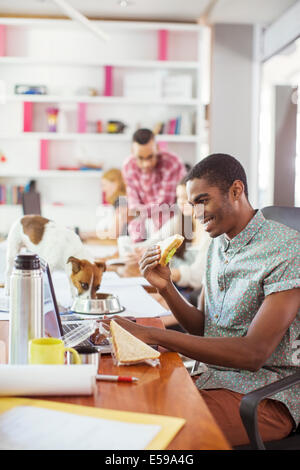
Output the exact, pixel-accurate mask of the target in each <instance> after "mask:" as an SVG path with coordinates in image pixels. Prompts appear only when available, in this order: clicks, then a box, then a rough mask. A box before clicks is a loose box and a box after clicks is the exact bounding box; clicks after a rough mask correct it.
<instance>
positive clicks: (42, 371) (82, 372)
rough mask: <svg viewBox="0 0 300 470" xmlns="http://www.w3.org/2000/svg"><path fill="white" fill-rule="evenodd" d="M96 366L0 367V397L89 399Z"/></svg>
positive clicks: (92, 389) (92, 390)
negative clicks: (86, 397) (59, 396)
mask: <svg viewBox="0 0 300 470" xmlns="http://www.w3.org/2000/svg"><path fill="white" fill-rule="evenodd" d="M96 373H97V371H96V366H95V365H92V364H84V365H75V364H74V365H31V364H30V365H26V364H25V365H7V364H3V365H0V396H36V395H44V396H45V395H49V396H50V395H92V394H93V392H94V387H95V380H96V378H95V377H96Z"/></svg>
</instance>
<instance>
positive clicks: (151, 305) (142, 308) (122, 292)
mask: <svg viewBox="0 0 300 470" xmlns="http://www.w3.org/2000/svg"><path fill="white" fill-rule="evenodd" d="M104 288H105V291H104V290H103V289H104ZM100 292H106V293H108V294H114V295H116V296H117V297H119V300H120V303H121V305H122V307H125V311H124V312H122V313H118V315H120V316H127V315H133V316H135V317H136V318H146V317H147V318H152V317H161V316H165V315H170V312H169V311H167V310H166V309H164V308H163V307H162V306H161V305H160V303H158V302H157V301H156V300H155V299H153V297H151V295H149V294H148V293H147V292H146V291H145V289H144V288H143V287H142V286H128V285H127V286H112V287H111V286H108V285H104V286H103V285H102V284H101V287H100Z"/></svg>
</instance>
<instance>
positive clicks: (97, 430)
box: [0, 366, 185, 450]
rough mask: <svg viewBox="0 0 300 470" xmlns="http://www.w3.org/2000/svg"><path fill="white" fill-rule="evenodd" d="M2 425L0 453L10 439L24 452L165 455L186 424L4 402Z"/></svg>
mask: <svg viewBox="0 0 300 470" xmlns="http://www.w3.org/2000/svg"><path fill="white" fill-rule="evenodd" d="M78 367H82V366H78ZM8 412H9V414H8ZM17 418H19V419H18V421H19V422H20V425H21V427H20V428H18V427H17V425H16V421H15V420H16V419H17ZM0 420H1V421H0V422H1V425H0V428H1V435H0V442H1V444H0V446H2V447H0V448H4V446H5V445H6V444H7V438H8V437H10V438H11V439H12V441H11V445H14V446H15V447H13V448H21V444H23V447H22V448H24V447H25V446H26V448H29V449H33V448H35V449H38V448H39V449H46V448H51V449H53V450H54V449H55V450H56V449H67V450H73V449H74V450H85V449H104V450H107V449H108V450H113V449H115V450H139V449H147V450H150V449H153V450H154V449H156V450H159V449H165V448H166V447H167V446H168V444H169V443H170V442H171V440H172V439H173V438H174V437H175V435H176V434H177V433H178V432H179V430H180V429H181V428H182V426H183V425H184V424H185V420H184V419H182V418H175V417H170V416H162V415H157V414H146V413H133V412H127V411H118V410H108V409H101V408H94V407H91V406H78V405H71V404H67V403H58V402H48V401H45V400H30V399H26V398H14V399H6V398H3V399H0ZM45 422H47V426H45ZM9 426H10V428H11V429H12V434H11V435H10V436H8V434H7V433H8V432H9V431H8V427H9ZM91 426H92V430H91ZM24 428H25V429H27V431H25V432H24ZM28 437H29V439H27V438H28Z"/></svg>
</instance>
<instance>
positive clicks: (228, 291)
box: [197, 211, 300, 425]
mask: <svg viewBox="0 0 300 470" xmlns="http://www.w3.org/2000/svg"><path fill="white" fill-rule="evenodd" d="M297 287H300V234H299V232H297V231H295V230H292V229H290V228H289V227H287V226H285V225H282V224H279V223H277V222H274V221H272V220H266V219H265V218H264V216H263V214H262V212H261V211H257V212H256V214H255V216H254V217H253V218H252V219H251V221H250V222H249V223H248V225H247V226H246V227H245V229H244V230H243V231H242V232H240V233H239V234H238V235H237V236H236V237H234V238H233V239H232V240H228V239H227V238H226V236H225V235H221V236H219V237H217V238H215V239H213V240H212V242H211V244H210V247H209V250H208V257H207V267H206V275H205V281H204V288H205V333H204V334H205V336H210V337H222V336H223V337H233V336H245V335H246V333H247V331H248V328H249V326H250V323H251V322H252V320H253V318H254V317H255V315H256V313H257V312H258V310H259V308H260V306H261V304H262V302H263V301H264V299H265V297H266V296H267V295H269V294H272V293H273V292H280V291H284V290H289V289H294V288H297ZM299 334H300V311H299V312H298V314H297V317H296V318H295V320H294V321H293V323H292V324H291V325H290V327H289V329H288V330H287V331H286V333H285V335H284V337H283V338H282V340H281V342H280V343H279V345H278V346H277V348H276V349H275V351H274V352H273V354H272V355H271V356H270V357H269V358H268V360H267V361H266V363H265V365H264V366H263V367H261V368H260V369H259V370H258V371H256V372H250V371H247V370H237V369H229V368H225V367H219V366H218V367H217V366H209V367H208V369H207V371H206V372H203V373H202V374H201V375H200V377H199V379H198V380H197V386H198V388H199V389H212V388H227V389H230V390H233V391H236V392H239V393H243V394H245V393H248V392H250V391H252V390H255V389H257V388H259V387H262V386H264V385H267V384H269V383H272V382H274V381H276V380H279V379H281V378H283V377H286V376H288V375H291V374H293V373H295V372H296V371H298V370H300V364H299V361H298V360H297V357H299V355H298V356H297V354H295V346H297V343H295V341H296V340H297V338H298V336H299ZM298 348H299V343H298ZM270 398H272V399H276V400H279V401H281V402H283V403H284V404H285V405H286V406H287V407H288V409H289V411H290V413H291V415H292V416H293V418H294V420H295V423H296V425H298V423H299V422H300V385H298V386H294V387H292V388H290V389H289V390H285V391H283V392H280V393H277V394H276V395H274V396H272V397H270Z"/></svg>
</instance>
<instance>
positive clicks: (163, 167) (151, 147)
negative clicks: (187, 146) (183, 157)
mask: <svg viewBox="0 0 300 470" xmlns="http://www.w3.org/2000/svg"><path fill="white" fill-rule="evenodd" d="M132 151H133V155H131V156H130V157H129V158H127V159H126V161H125V162H124V165H123V178H124V181H125V183H126V189H127V200H128V209H129V214H131V215H136V216H137V217H136V218H135V219H133V220H132V221H131V222H130V223H129V226H128V230H129V234H130V236H131V238H132V240H133V241H135V242H139V241H141V240H143V239H145V238H146V236H147V233H146V226H145V224H146V220H147V219H151V220H152V223H153V226H154V229H155V230H158V229H159V228H160V227H161V225H163V224H164V223H165V222H166V221H167V219H168V218H169V217H170V211H169V207H171V206H172V205H173V204H174V203H175V201H176V186H177V184H178V183H179V181H180V180H181V179H182V178H183V177H184V176H185V174H186V170H185V166H184V164H183V163H182V162H181V161H180V159H179V158H178V157H177V156H176V155H174V154H171V153H169V152H159V151H158V149H157V146H156V143H155V138H154V134H153V132H152V131H150V130H149V129H138V130H137V131H136V132H135V133H134V135H133V145H132Z"/></svg>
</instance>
